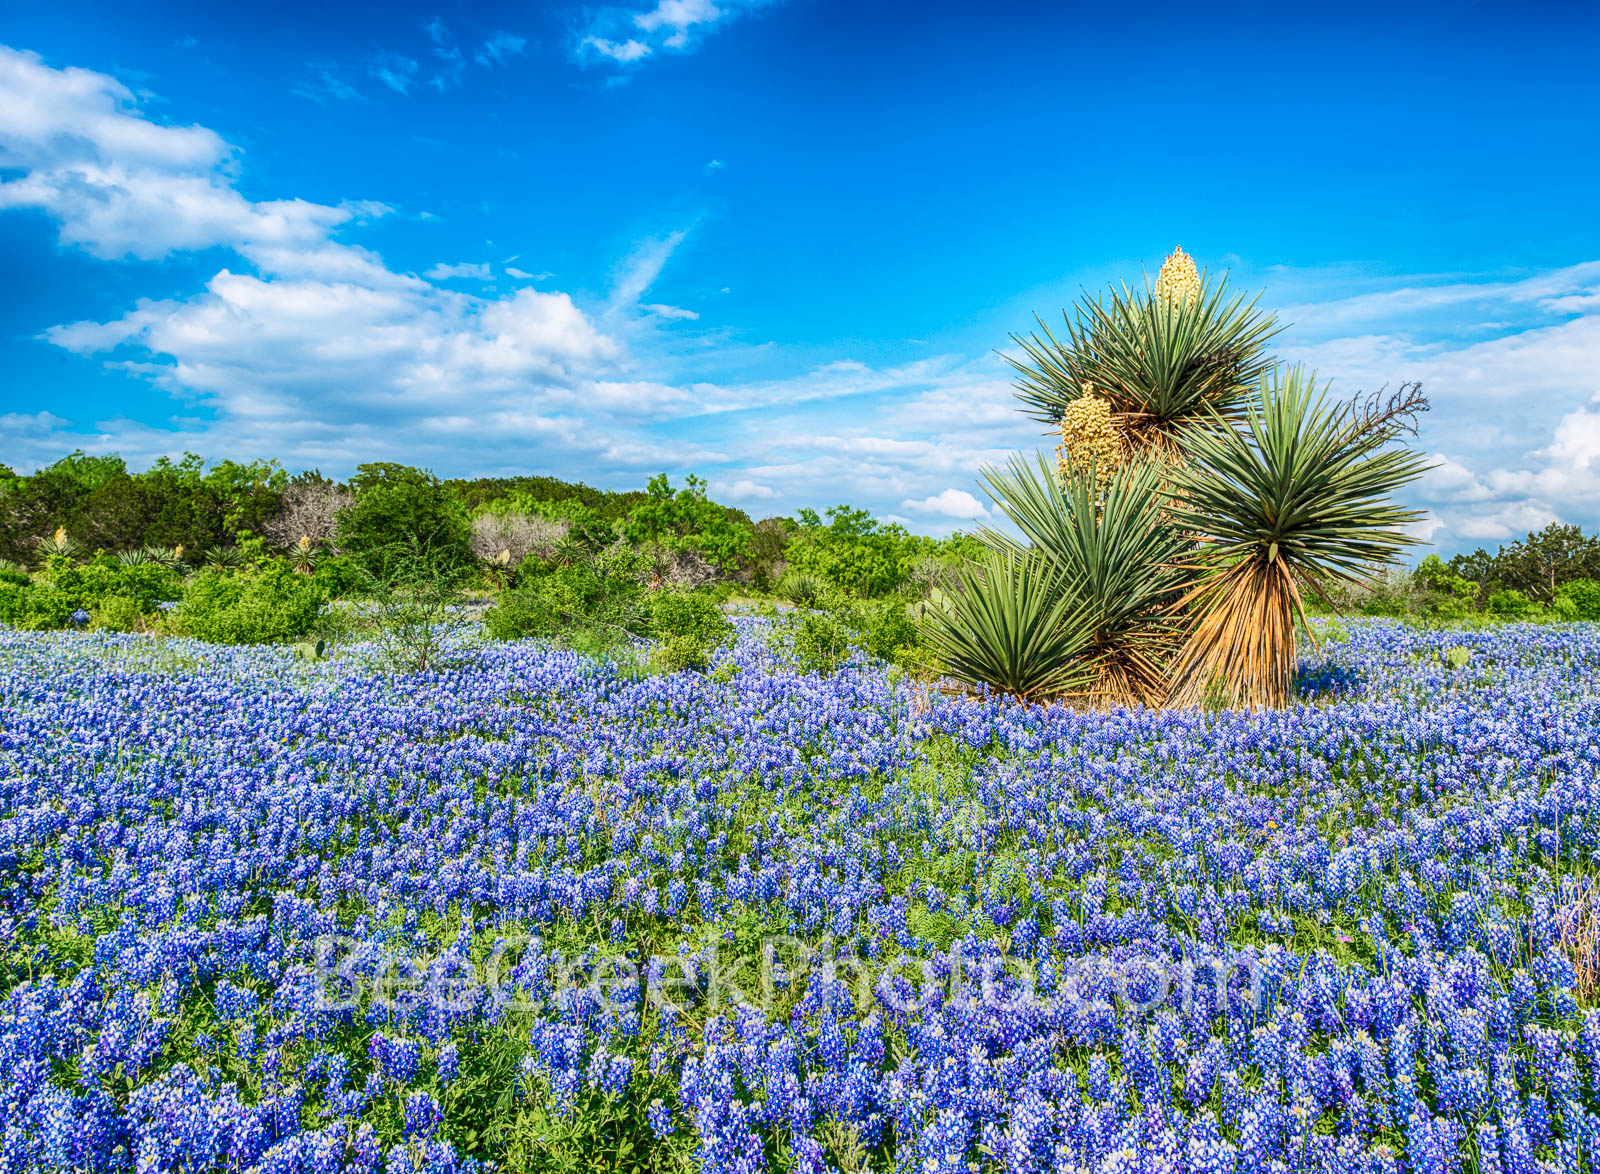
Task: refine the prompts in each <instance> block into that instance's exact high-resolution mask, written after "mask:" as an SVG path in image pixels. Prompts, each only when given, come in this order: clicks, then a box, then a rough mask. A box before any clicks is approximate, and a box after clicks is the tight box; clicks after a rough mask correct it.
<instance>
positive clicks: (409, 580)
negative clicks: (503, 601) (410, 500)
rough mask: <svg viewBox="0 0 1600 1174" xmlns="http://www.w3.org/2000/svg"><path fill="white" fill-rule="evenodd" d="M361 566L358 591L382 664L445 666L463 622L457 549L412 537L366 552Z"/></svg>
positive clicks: (400, 668)
mask: <svg viewBox="0 0 1600 1174" xmlns="http://www.w3.org/2000/svg"><path fill="white" fill-rule="evenodd" d="M364 570H365V574H364V577H363V583H362V594H363V595H364V596H365V597H366V602H367V604H368V606H369V607H370V608H371V609H372V619H373V620H374V621H375V629H374V632H373V644H374V645H375V647H376V648H377V652H378V657H379V660H380V661H381V662H382V663H383V665H384V667H385V668H387V669H388V670H389V671H390V672H395V673H425V672H428V671H430V670H433V669H438V668H444V667H448V664H449V659H450V657H451V655H452V653H453V652H454V650H455V649H456V647H457V646H458V638H459V637H460V636H461V634H462V632H463V630H464V628H465V623H466V621H465V620H464V619H463V618H462V617H461V615H460V605H461V587H462V584H463V583H464V581H465V580H466V578H467V575H468V568H467V567H466V566H465V565H463V564H462V562H461V558H460V552H459V551H458V550H456V549H454V548H452V547H451V546H448V545H443V546H435V545H432V544H430V543H428V542H425V541H423V540H422V539H420V538H418V537H415V536H413V537H412V538H411V539H410V540H409V541H405V542H400V543H396V544H395V545H393V546H390V547H387V548H384V549H382V550H377V551H370V552H368V557H367V559H366V566H365V568H364Z"/></svg>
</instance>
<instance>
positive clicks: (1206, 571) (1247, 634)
mask: <svg viewBox="0 0 1600 1174" xmlns="http://www.w3.org/2000/svg"><path fill="white" fill-rule="evenodd" d="M1260 392H1261V394H1260V397H1259V401H1258V402H1257V403H1255V404H1254V405H1252V406H1251V407H1250V408H1249V410H1248V411H1247V412H1246V413H1245V415H1244V417H1243V420H1242V422H1241V424H1240V426H1238V427H1222V426H1216V427H1211V428H1201V429H1197V430H1195V431H1194V433H1193V434H1192V435H1191V436H1190V437H1189V438H1188V441H1187V447H1188V451H1189V454H1190V460H1189V463H1187V464H1186V465H1183V466H1181V467H1179V468H1176V469H1175V470H1174V471H1173V486H1174V497H1173V508H1172V514H1173V517H1174V520H1175V521H1176V523H1177V524H1178V526H1180V527H1181V528H1183V529H1185V530H1187V531H1189V532H1190V533H1192V534H1195V535H1197V536H1200V537H1202V538H1203V539H1205V543H1204V545H1203V546H1202V547H1201V548H1200V550H1199V552H1198V553H1197V559H1196V562H1197V565H1198V567H1199V568H1200V570H1201V573H1202V578H1201V579H1200V580H1199V581H1198V583H1197V584H1196V586H1195V587H1193V588H1191V590H1190V592H1189V593H1188V595H1187V596H1186V601H1187V602H1188V603H1189V604H1190V605H1192V606H1193V607H1195V609H1196V611H1197V622H1196V626H1195V628H1194V630H1193V634H1192V636H1191V638H1190V641H1189V643H1188V645H1187V646H1186V647H1185V649H1184V653H1183V655H1182V657H1181V658H1180V659H1179V661H1178V663H1177V665H1176V666H1175V669H1174V676H1175V684H1176V686H1177V688H1178V691H1179V693H1178V695H1179V696H1180V697H1187V698H1191V699H1192V698H1194V697H1195V696H1197V694H1198V692H1199V691H1201V690H1203V689H1204V688H1206V687H1207V686H1208V684H1209V683H1210V682H1211V681H1212V680H1215V679H1217V678H1221V679H1223V680H1225V681H1227V682H1228V683H1229V686H1230V694H1231V695H1230V700H1232V701H1234V702H1235V703H1243V704H1248V705H1252V706H1256V705H1272V706H1277V705H1283V704H1286V703H1287V701H1288V699H1289V696H1290V693H1291V690H1292V688H1293V680H1294V669H1295V661H1296V639H1295V632H1296V630H1297V627H1301V626H1303V625H1304V623H1305V606H1304V602H1303V594H1305V593H1313V594H1318V595H1321V594H1323V593H1324V592H1325V590H1326V588H1327V586H1328V584H1330V583H1332V582H1339V581H1344V582H1359V581H1361V580H1363V579H1366V578H1368V577H1370V575H1371V574H1372V568H1374V567H1379V566H1383V565H1385V564H1387V563H1390V562H1393V561H1394V559H1395V557H1396V555H1397V554H1398V553H1399V552H1400V551H1402V550H1404V549H1405V548H1406V547H1407V546H1409V545H1410V544H1412V543H1413V542H1414V541H1415V539H1414V538H1412V537H1411V536H1410V534H1409V533H1408V532H1407V527H1408V526H1410V525H1411V524H1412V523H1414V522H1415V521H1417V520H1418V519H1419V518H1420V517H1421V516H1422V515H1421V514H1420V513H1418V512H1417V511H1415V510H1408V509H1403V508H1401V507H1399V506H1396V505H1394V504H1392V502H1391V501H1390V497H1391V495H1392V494H1393V493H1394V492H1395V491H1396V490H1398V489H1399V488H1401V487H1402V486H1404V485H1406V484H1408V483H1410V482H1411V481H1413V480H1415V479H1416V478H1417V477H1418V476H1419V475H1420V474H1421V472H1422V470H1423V469H1424V468H1426V467H1427V462H1426V460H1425V459H1424V458H1423V457H1422V456H1421V455H1419V454H1417V453H1415V452H1413V451H1411V450H1410V449H1408V448H1405V447H1401V446H1394V445H1392V444H1391V442H1392V441H1393V440H1394V439H1395V435H1396V425H1395V424H1394V416H1393V414H1392V413H1391V414H1390V415H1389V416H1387V417H1379V418H1377V419H1376V420H1374V419H1370V418H1367V417H1366V416H1364V415H1363V414H1362V413H1361V412H1359V411H1358V410H1357V409H1356V408H1355V407H1354V406H1353V405H1350V404H1336V403H1331V402H1330V401H1329V400H1328V397H1327V392H1326V388H1325V387H1322V388H1319V387H1318V386H1317V383H1316V377H1315V375H1314V374H1311V373H1309V372H1307V371H1305V370H1304V369H1303V368H1301V367H1291V368H1288V369H1287V370H1285V371H1278V370H1274V371H1273V372H1272V373H1271V375H1270V376H1269V377H1268V378H1267V379H1265V380H1264V381H1263V383H1262V385H1261V389H1260Z"/></svg>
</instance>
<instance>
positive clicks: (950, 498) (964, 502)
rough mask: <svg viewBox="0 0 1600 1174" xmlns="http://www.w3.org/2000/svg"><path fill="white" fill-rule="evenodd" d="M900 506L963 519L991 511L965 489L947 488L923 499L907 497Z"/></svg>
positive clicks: (983, 515)
mask: <svg viewBox="0 0 1600 1174" xmlns="http://www.w3.org/2000/svg"><path fill="white" fill-rule="evenodd" d="M900 508H901V509H905V510H910V511H911V512H912V513H916V514H938V515H940V516H941V517H946V518H961V519H973V518H983V517H987V516H988V513H989V510H988V508H987V507H986V506H985V505H984V504H983V503H982V502H981V501H979V500H978V499H977V498H976V497H973V496H972V494H970V493H968V492H967V491H966V490H965V489H946V490H945V491H944V492H943V493H938V494H934V495H933V496H931V497H925V498H923V499H922V500H921V501H912V500H911V499H909V498H907V499H906V500H905V501H903V502H901V503H900Z"/></svg>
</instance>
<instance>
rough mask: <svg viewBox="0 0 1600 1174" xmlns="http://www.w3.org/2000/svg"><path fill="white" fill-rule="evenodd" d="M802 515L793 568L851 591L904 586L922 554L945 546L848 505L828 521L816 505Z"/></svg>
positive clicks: (790, 554)
mask: <svg viewBox="0 0 1600 1174" xmlns="http://www.w3.org/2000/svg"><path fill="white" fill-rule="evenodd" d="M799 519H800V529H799V532H798V533H797V534H796V535H795V537H794V539H793V540H792V541H791V542H790V543H789V547H788V550H787V552H786V557H787V559H788V560H789V566H790V568H791V569H792V570H794V571H798V572H804V573H807V574H810V575H813V576H815V577H816V578H818V579H820V580H822V581H823V582H824V583H826V584H828V585H829V586H830V587H832V588H834V589H835V590H838V591H843V592H846V593H848V594H851V595H860V596H871V595H887V594H889V593H890V592H893V591H896V590H898V589H899V588H900V587H901V586H902V585H904V584H905V582H906V581H907V579H908V578H909V576H910V574H911V570H912V568H913V567H914V566H915V564H916V563H917V561H918V559H920V558H922V557H923V556H925V555H929V554H934V553H937V552H938V551H939V550H940V544H939V543H938V542H935V541H934V540H933V539H931V538H918V537H914V536H913V535H911V534H910V533H908V532H907V531H906V529H905V528H904V527H903V526H900V525H897V524H887V525H885V524H883V523H881V522H879V521H877V519H875V518H873V516H872V515H871V514H870V513H868V512H867V511H866V510H863V509H855V508H852V507H851V506H847V505H838V506H834V507H833V508H832V509H830V510H828V522H827V524H826V525H824V524H823V521H822V519H821V518H820V517H818V516H817V513H816V511H814V510H801V511H800V514H799Z"/></svg>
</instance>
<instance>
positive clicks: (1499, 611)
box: [1484, 587, 1538, 620]
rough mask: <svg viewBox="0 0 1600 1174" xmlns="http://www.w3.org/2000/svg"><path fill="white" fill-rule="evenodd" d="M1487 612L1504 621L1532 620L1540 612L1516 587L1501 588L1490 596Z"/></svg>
mask: <svg viewBox="0 0 1600 1174" xmlns="http://www.w3.org/2000/svg"><path fill="white" fill-rule="evenodd" d="M1484 608H1485V610H1487V611H1488V613H1489V614H1490V615H1492V616H1498V617H1499V618H1500V619H1503V620H1526V619H1531V618H1532V617H1533V616H1534V614H1535V613H1536V612H1537V611H1538V608H1537V606H1536V605H1535V604H1534V602H1533V601H1532V600H1531V599H1529V598H1528V597H1527V596H1526V595H1524V594H1523V593H1522V592H1521V591H1518V590H1517V589H1516V588H1514V587H1509V588H1501V589H1500V590H1499V591H1496V592H1495V593H1494V594H1493V595H1491V596H1489V598H1488V600H1487V601H1486V602H1485V603H1484Z"/></svg>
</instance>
